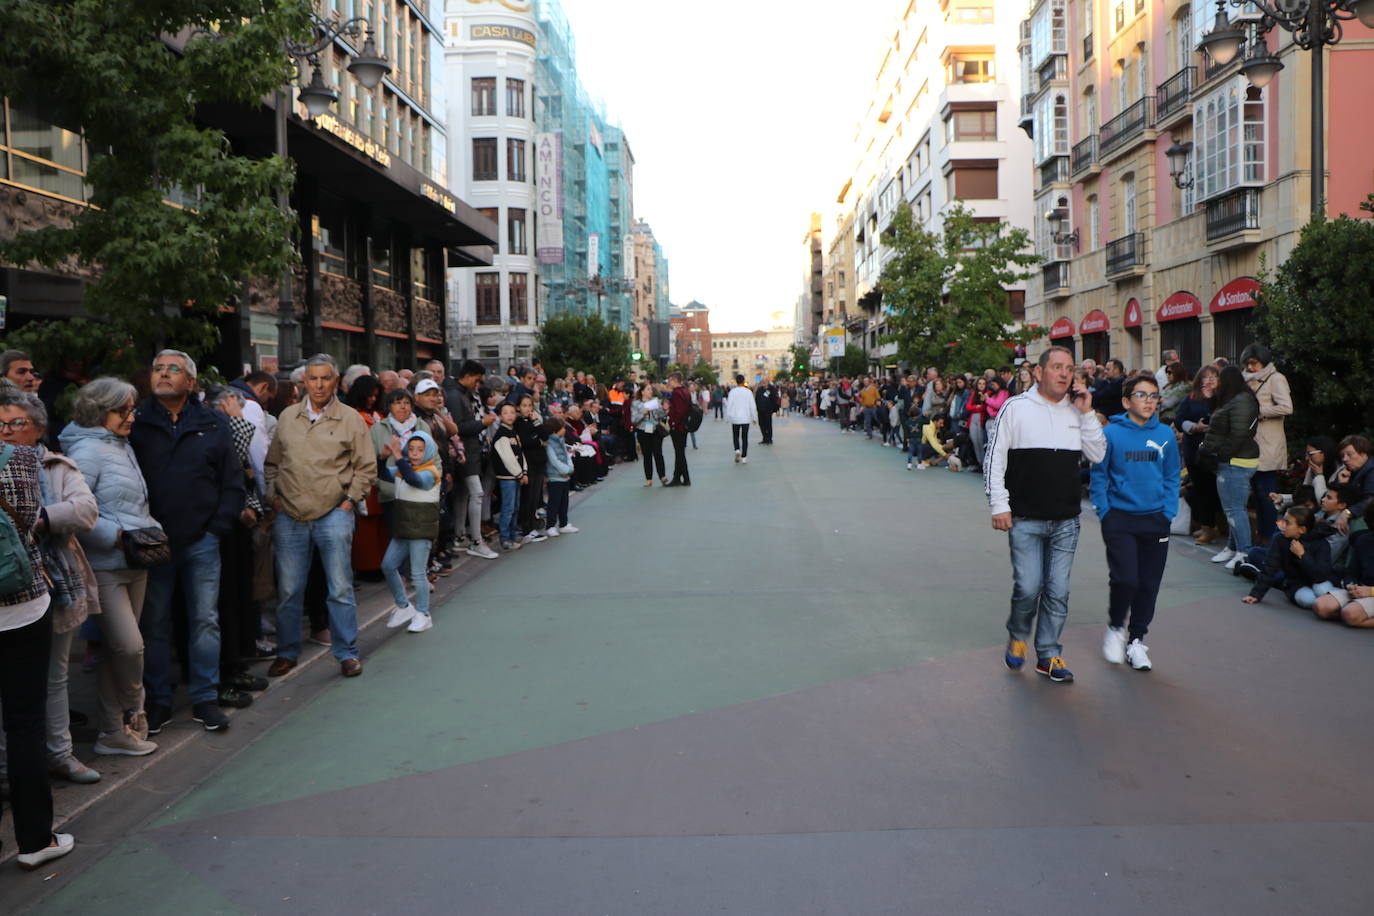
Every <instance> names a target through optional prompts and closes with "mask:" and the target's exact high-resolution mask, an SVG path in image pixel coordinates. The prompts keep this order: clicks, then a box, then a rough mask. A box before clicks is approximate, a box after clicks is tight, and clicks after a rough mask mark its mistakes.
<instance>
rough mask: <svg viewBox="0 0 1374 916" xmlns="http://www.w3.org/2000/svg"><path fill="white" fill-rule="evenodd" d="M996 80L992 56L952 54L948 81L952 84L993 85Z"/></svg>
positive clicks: (988, 54)
mask: <svg viewBox="0 0 1374 916" xmlns="http://www.w3.org/2000/svg"><path fill="white" fill-rule="evenodd" d="M995 80H996V76H995V75H994V71H993V61H992V54H990V53H987V54H979V53H966V54H951V55H950V58H949V68H948V73H947V77H946V81H947V82H950V83H991V82H994V81H995Z"/></svg>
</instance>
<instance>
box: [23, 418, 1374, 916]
mask: <svg viewBox="0 0 1374 916" xmlns="http://www.w3.org/2000/svg"><path fill="white" fill-rule="evenodd" d="M698 439H699V441H700V445H701V448H700V450H698V451H689V453H688V454H689V458H690V460H691V463H692V479H693V482H694V486H692V487H691V488H678V489H670V490H663V489H661V488H659V487H658V486H654V487H652V488H644V487H642V486H641V485H640V484H641V482H642V478H641V477H640V472H639V469H638V466H635V467H627V466H621V467H620V468H618V469H616V470H615V471H614V472H613V473H612V475H611V478H610V479H609V480H608V481H606V482H605V483H603V484H601V485H600V486H598V487H597V488H595V489H594V490H593V491H591V492H590V493H589V494H587V497H586V498H585V499H583V500H582V501H581V502H580V503H579V504H578V505H576V506H575V507H574V510H573V513H572V522H573V524H575V525H577V526H578V527H579V528H580V529H581V531H580V532H579V533H577V534H573V535H570V536H567V537H563V538H559V539H557V540H554V541H550V542H548V543H545V544H537V545H531V546H529V547H527V548H526V549H524V550H521V551H519V552H518V553H515V554H512V555H507V556H504V557H503V558H502V559H500V560H499V561H496V562H494V563H490V564H487V565H486V568H485V569H483V570H482V572H481V575H480V576H478V577H477V578H476V579H475V580H474V581H472V582H470V583H469V584H467V585H466V586H465V587H464V588H463V589H462V590H460V591H459V592H458V593H457V594H456V595H455V596H454V597H453V598H451V599H450V600H448V601H447V602H445V603H444V604H442V605H441V606H439V607H437V608H436V609H435V612H434V614H435V626H434V628H433V629H432V630H431V631H429V632H427V633H425V634H423V635H419V636H414V635H410V634H406V633H398V634H385V635H381V634H372V635H371V636H370V637H369V641H370V643H371V644H372V648H371V649H370V650H369V651H368V653H367V656H366V659H365V662H366V671H365V673H364V675H363V677H361V678H358V679H355V680H348V681H344V680H342V679H338V678H335V677H333V676H332V674H331V675H329V676H328V677H326V676H325V675H324V674H323V673H321V674H320V675H319V677H318V678H316V682H317V683H316V684H315V687H314V689H309V685H307V684H304V683H302V684H301V685H300V686H299V688H294V687H289V686H285V685H282V686H278V687H274V688H273V690H272V691H269V692H268V694H267V697H269V698H270V697H272V695H273V694H274V693H278V692H282V691H291V690H299V692H300V693H301V694H302V696H303V697H304V698H303V699H302V700H301V701H300V702H295V703H290V704H284V705H283V708H282V712H281V714H280V715H279V716H277V717H276V718H275V719H273V720H272V721H271V722H269V723H266V724H264V725H263V726H262V727H261V728H259V729H258V730H257V731H256V732H255V733H253V734H248V735H245V734H243V733H242V730H237V733H236V738H237V740H238V742H239V743H238V744H236V745H234V746H232V749H230V748H228V747H227V746H221V748H222V749H220V750H215V749H214V747H215V746H214V745H213V744H212V743H209V742H211V741H212V739H213V737H214V736H206V737H207V749H206V750H204V752H203V753H201V754H199V755H195V754H191V755H188V756H187V759H186V760H185V761H184V762H181V763H179V764H178V766H177V767H176V768H175V769H176V772H175V773H171V772H169V773H167V774H164V775H162V776H160V777H159V781H158V783H157V784H155V785H148V786H141V787H139V788H138V789H137V790H132V789H131V790H130V791H131V792H134V791H136V792H137V793H138V797H133V796H130V797H128V798H122V797H118V796H117V797H114V798H110V799H108V800H106V801H104V802H102V803H101V804H100V805H99V806H97V808H96V809H94V810H92V811H91V812H89V813H88V814H86V815H85V816H83V817H82V818H81V819H80V820H78V822H77V823H75V824H73V825H72V829H73V830H74V832H76V834H77V836H78V841H79V842H80V843H81V845H79V846H78V849H77V851H76V852H75V853H74V854H73V855H72V856H70V857H69V858H68V859H66V860H63V862H62V863H60V865H61V867H60V868H57V869H54V870H53V871H52V874H53V876H54V877H53V878H52V880H50V881H49V882H47V884H46V886H45V887H44V888H43V890H42V891H35V890H34V889H33V886H32V885H29V884H23V882H32V881H34V880H41V879H35V878H34V877H33V876H20V875H18V874H16V873H10V874H5V875H3V876H0V911H4V910H6V909H7V907H6V905H5V903H4V901H5V897H6V895H7V894H14V895H15V896H14V897H13V898H11V899H12V900H13V901H14V903H15V905H17V906H19V907H20V908H23V907H29V906H31V907H32V908H33V909H34V910H35V911H38V912H43V913H68V912H71V913H82V914H89V913H91V912H100V913H140V914H144V913H161V912H167V913H174V912H175V913H209V912H224V913H274V912H281V913H313V912H330V913H340V912H342V913H373V912H376V913H431V912H432V913H474V914H504V913H511V914H532V913H550V914H555V913H556V914H568V913H578V914H580V913H588V914H591V913H627V914H629V913H704V912H733V913H750V914H758V913H780V914H782V913H786V914H793V913H925V912H944V913H950V912H953V913H982V912H988V913H1023V912H1024V913H1044V912H1046V911H1058V910H1060V909H1064V908H1067V910H1068V911H1075V912H1103V913H1151V914H1157V913H1160V912H1167V913H1230V912H1234V913H1285V914H1291V913H1309V912H1310V913H1345V912H1349V913H1361V912H1368V907H1369V897H1368V890H1369V884H1368V880H1367V870H1366V869H1365V867H1364V865H1363V861H1362V860H1363V859H1364V856H1363V855H1362V853H1363V851H1364V850H1365V849H1367V848H1368V847H1369V844H1370V842H1371V841H1372V840H1374V828H1371V819H1374V793H1370V792H1369V791H1368V789H1367V776H1366V774H1367V762H1368V761H1369V760H1370V759H1371V755H1374V737H1371V729H1370V728H1369V723H1368V708H1369V707H1368V703H1367V702H1366V701H1365V699H1364V698H1366V697H1368V696H1369V695H1370V692H1371V687H1374V675H1372V674H1371V669H1370V666H1369V660H1370V657H1371V656H1370V653H1371V651H1374V646H1372V645H1371V643H1370V640H1369V634H1367V633H1363V632H1352V631H1348V630H1346V629H1344V628H1342V627H1339V626H1327V625H1322V624H1319V623H1318V622H1316V621H1315V620H1313V619H1311V618H1310V616H1309V615H1306V614H1304V613H1302V612H1299V611H1297V610H1296V609H1294V608H1291V607H1287V606H1282V605H1281V603H1280V602H1281V601H1282V599H1281V597H1278V598H1275V597H1271V598H1269V599H1268V600H1267V601H1266V603H1265V604H1263V605H1260V606H1258V607H1248V606H1245V605H1242V604H1241V603H1240V601H1239V598H1240V595H1241V594H1243V590H1242V589H1241V588H1240V587H1239V585H1240V583H1239V582H1238V580H1235V579H1233V578H1232V577H1230V576H1229V575H1227V574H1225V573H1224V572H1222V571H1219V570H1218V569H1217V568H1215V567H1213V566H1212V565H1211V564H1209V563H1207V562H1206V555H1205V554H1204V553H1203V552H1201V551H1200V550H1199V549H1197V548H1194V547H1192V545H1191V544H1190V543H1188V542H1186V541H1184V540H1183V539H1176V541H1177V543H1176V544H1175V546H1174V549H1173V553H1172V555H1171V557H1170V564H1169V568H1168V571H1167V575H1166V582H1165V585H1164V588H1163V590H1162V592H1161V596H1160V611H1159V614H1158V616H1157V618H1156V621H1155V628H1154V630H1153V632H1152V633H1151V637H1150V644H1151V648H1152V654H1153V656H1154V657H1155V660H1156V670H1155V671H1153V672H1151V673H1149V674H1141V673H1137V672H1133V671H1130V670H1127V669H1122V668H1114V667H1112V666H1109V665H1107V664H1106V663H1105V662H1103V661H1102V659H1101V656H1100V654H1099V651H1098V646H1099V643H1100V638H1101V628H1102V626H1103V625H1104V616H1105V602H1106V568H1105V562H1104V559H1103V551H1102V546H1101V541H1100V538H1099V536H1098V532H1097V527H1096V523H1095V521H1094V520H1093V519H1092V518H1091V515H1090V514H1089V515H1085V517H1084V525H1083V536H1082V539H1081V541H1080V546H1079V551H1078V557H1077V561H1076V565H1075V570H1074V587H1073V597H1072V600H1071V602H1070V607H1071V612H1070V626H1069V628H1068V629H1067V630H1066V637H1065V642H1066V653H1067V656H1068V660H1069V662H1070V664H1071V666H1072V667H1073V668H1074V670H1075V672H1076V673H1077V675H1078V682H1077V683H1076V684H1074V685H1072V686H1068V687H1065V686H1056V685H1051V684H1049V683H1048V682H1046V681H1044V680H1043V679H1040V678H1037V677H1036V676H1035V675H1034V674H1032V673H1029V672H1027V673H1023V674H1021V675H1010V674H1008V673H1007V672H1006V670H1005V669H1004V668H1003V667H1002V665H1001V661H1000V658H1001V648H1002V645H1003V642H1004V640H1005V631H1004V629H1003V624H1004V620H1005V616H1006V610H1007V601H1008V594H1009V589H1010V585H1009V582H1010V572H1009V564H1008V560H1007V550H1006V540H1005V536H1004V535H1001V534H998V533H996V532H994V531H992V530H991V528H990V526H989V524H988V513H987V509H986V503H985V501H984V499H983V496H982V492H981V480H980V479H979V478H978V477H977V476H976V475H972V474H952V473H949V472H946V471H939V470H928V471H923V472H916V471H911V472H908V471H906V470H904V464H903V461H902V458H901V457H900V456H899V455H898V454H897V453H896V452H895V450H893V449H884V448H880V447H878V445H877V443H876V442H870V441H867V440H865V439H864V437H863V436H862V435H857V436H855V435H842V434H840V433H839V431H838V430H837V428H836V427H835V426H833V425H830V424H826V423H821V422H818V421H814V420H807V419H801V418H795V417H794V418H784V419H782V420H780V421H779V422H778V423H777V425H776V440H777V445H776V446H773V447H759V446H756V447H754V449H753V452H752V454H751V455H750V463H749V464H748V465H747V466H746V465H737V464H735V463H734V462H733V461H732V458H731V453H730V449H729V431H728V428H727V427H726V426H725V425H724V424H723V423H715V422H712V421H710V420H708V421H707V422H706V423H705V424H704V426H703V428H702V432H701V433H700V434H699V435H698ZM670 461H671V458H670ZM282 699H283V702H284V701H285V699H286V698H285V697H284V696H283V697H282ZM260 705H261V704H260ZM132 811H137V812H138V814H137V815H135V814H132V813H130V812H132Z"/></svg>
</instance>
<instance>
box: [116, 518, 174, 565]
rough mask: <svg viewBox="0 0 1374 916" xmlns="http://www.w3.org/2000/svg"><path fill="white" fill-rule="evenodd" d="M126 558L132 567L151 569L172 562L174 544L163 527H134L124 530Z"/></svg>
mask: <svg viewBox="0 0 1374 916" xmlns="http://www.w3.org/2000/svg"><path fill="white" fill-rule="evenodd" d="M124 559H125V560H127V561H128V563H129V568H130V569H150V568H152V567H154V566H161V565H162V564H163V563H170V562H171V560H172V545H171V544H169V543H167V532H165V531H163V530H162V529H161V528H134V529H131V530H130V529H126V530H125V531H124Z"/></svg>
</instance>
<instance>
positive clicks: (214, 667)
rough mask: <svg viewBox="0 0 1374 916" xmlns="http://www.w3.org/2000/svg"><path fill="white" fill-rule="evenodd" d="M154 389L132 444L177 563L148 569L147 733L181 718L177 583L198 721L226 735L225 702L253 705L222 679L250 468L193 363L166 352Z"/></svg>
mask: <svg viewBox="0 0 1374 916" xmlns="http://www.w3.org/2000/svg"><path fill="white" fill-rule="evenodd" d="M151 384H152V387H153V396H152V397H151V398H149V399H148V400H146V401H144V402H143V404H142V405H140V407H139V408H138V412H137V413H136V415H135V419H134V425H133V431H132V432H131V433H130V434H129V444H130V445H132V446H133V449H134V454H135V455H136V456H137V457H138V465H139V468H140V469H141V470H142V471H143V479H144V480H145V481H146V482H147V484H148V504H149V508H150V509H151V511H152V516H153V518H155V519H157V521H158V524H160V525H161V526H162V529H163V530H164V531H166V532H167V540H168V543H169V545H170V546H171V549H172V560H171V562H170V563H166V564H163V565H162V566H155V567H153V568H152V569H151V570H149V572H148V591H147V593H146V595H145V597H144V600H143V615H142V618H141V620H140V622H139V629H140V630H142V632H143V645H144V649H143V684H144V688H145V690H146V691H147V709H148V733H149V734H154V735H155V734H157V733H158V732H159V731H161V730H162V726H163V725H164V724H166V722H167V720H168V719H169V718H170V717H171V712H172V684H171V675H170V672H169V668H170V666H171V637H172V593H173V592H174V591H176V586H177V583H178V582H180V583H181V591H182V595H183V598H184V600H185V602H186V618H187V624H188V636H189V639H188V642H189V646H188V652H187V660H188V663H189V667H190V683H189V685H188V687H189V690H190V694H191V715H192V717H193V718H194V719H195V720H196V721H197V722H200V723H201V724H202V725H204V726H205V728H206V730H207V731H218V730H220V729H222V728H225V727H227V726H228V725H229V720H228V718H226V717H225V715H224V713H223V712H221V711H220V709H219V703H220V702H223V703H225V705H234V706H247V705H248V703H249V702H251V699H250V698H249V697H248V695H247V694H245V693H242V692H240V691H238V690H235V689H234V688H233V687H231V686H230V685H227V684H226V685H222V686H223V687H224V689H220V687H221V685H220V673H219V639H220V634H219V611H218V604H219V577H220V550H219V542H220V538H222V537H225V536H227V535H228V534H229V533H230V532H231V531H232V530H233V526H234V523H235V522H236V521H237V520H238V517H239V513H240V512H242V511H243V502H244V489H243V466H242V465H241V464H239V460H238V457H237V456H236V454H235V452H234V444H233V439H232V437H231V436H230V432H229V423H228V421H227V419H226V418H225V417H224V415H223V414H221V413H220V412H219V411H216V410H211V409H210V408H208V407H206V406H204V405H203V404H201V403H200V399H199V398H198V397H196V395H195V389H196V364H195V362H194V361H193V360H192V359H191V357H189V356H187V355H186V354H185V353H182V352H181V351H180V350H163V351H162V352H161V353H159V354H158V355H157V358H156V359H154V360H153V374H152V378H151Z"/></svg>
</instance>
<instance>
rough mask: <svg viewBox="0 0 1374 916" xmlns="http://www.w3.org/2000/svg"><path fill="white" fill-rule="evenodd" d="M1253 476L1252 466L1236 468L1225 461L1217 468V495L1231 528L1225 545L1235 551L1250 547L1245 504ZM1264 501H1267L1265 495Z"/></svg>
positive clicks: (1241, 551) (1247, 514) (1248, 497)
mask: <svg viewBox="0 0 1374 916" xmlns="http://www.w3.org/2000/svg"><path fill="white" fill-rule="evenodd" d="M1254 476H1255V469H1254V468H1238V467H1236V466H1235V465H1234V464H1231V463H1230V462H1227V461H1223V462H1222V463H1221V465H1220V466H1219V467H1218V468H1217V497H1218V498H1219V499H1220V500H1221V511H1222V512H1224V513H1226V524H1227V526H1228V527H1229V528H1230V529H1231V533H1230V534H1228V535H1227V536H1226V546H1228V547H1230V548H1231V549H1232V550H1234V551H1235V552H1236V553H1241V554H1243V553H1245V552H1246V551H1247V550H1249V549H1250V515H1249V513H1247V512H1246V511H1245V504H1246V502H1248V501H1249V499H1250V478H1251V477H1254ZM1264 502H1266V503H1267V502H1269V498H1268V497H1267V496H1266V497H1265V499H1264Z"/></svg>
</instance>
